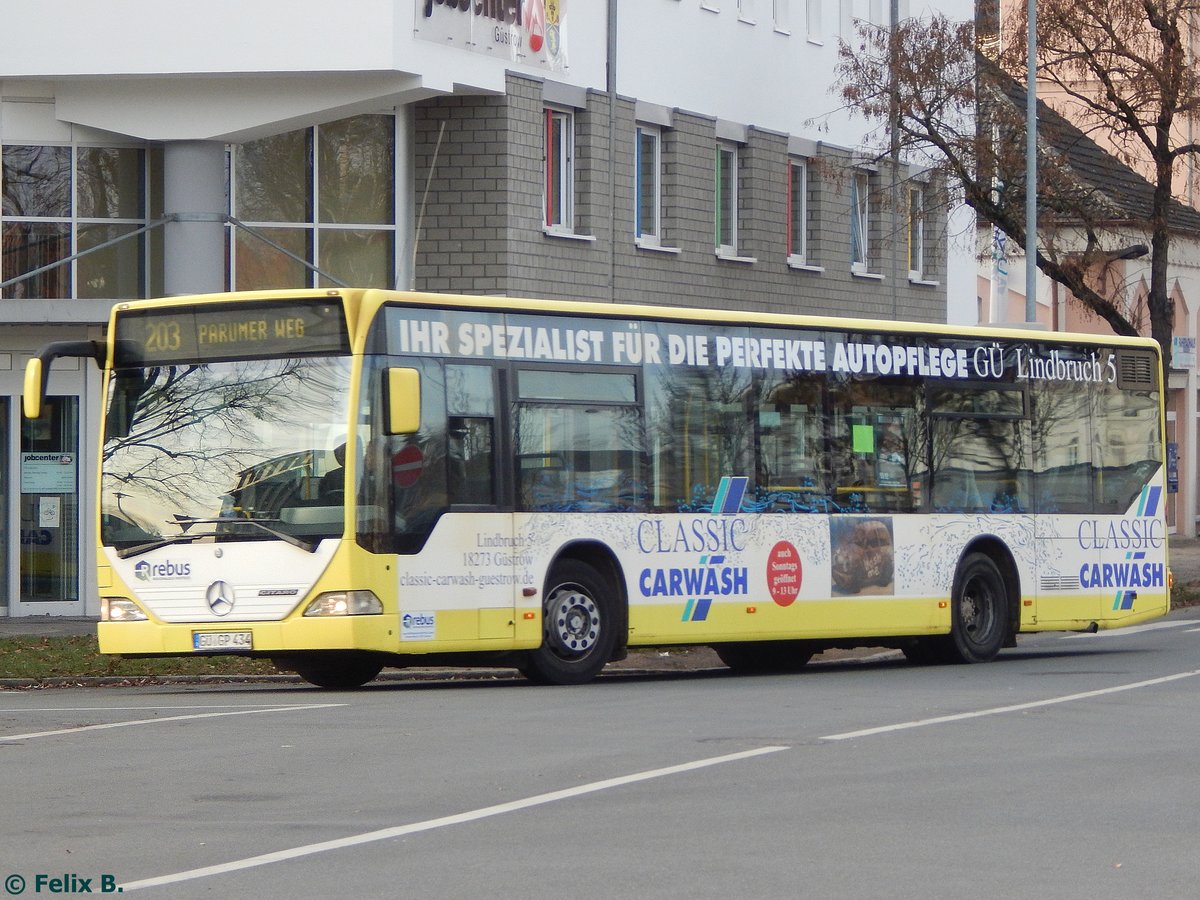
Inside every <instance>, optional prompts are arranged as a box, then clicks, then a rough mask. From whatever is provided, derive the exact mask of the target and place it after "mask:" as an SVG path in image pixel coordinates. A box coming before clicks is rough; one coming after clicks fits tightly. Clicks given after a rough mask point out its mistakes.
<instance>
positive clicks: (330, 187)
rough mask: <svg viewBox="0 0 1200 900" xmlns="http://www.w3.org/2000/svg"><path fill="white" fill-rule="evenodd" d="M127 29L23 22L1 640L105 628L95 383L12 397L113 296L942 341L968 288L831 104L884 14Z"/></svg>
mask: <svg viewBox="0 0 1200 900" xmlns="http://www.w3.org/2000/svg"><path fill="white" fill-rule="evenodd" d="M121 10H122V13H121V18H120V20H118V19H117V18H116V17H114V16H113V14H112V9H111V7H109V6H108V5H106V4H94V3H87V2H83V0H64V3H63V4H61V5H60V7H59V8H58V14H57V15H56V16H55V17H54V18H53V20H51V19H49V18H47V17H45V16H44V15H39V14H37V13H36V11H35V10H33V9H32V8H28V7H20V8H17V9H14V10H11V11H9V10H6V12H5V17H6V27H7V28H6V30H7V33H8V34H10V35H23V36H24V38H23V39H22V40H19V41H12V42H9V46H8V48H7V49H6V53H5V56H4V59H3V61H0V158H2V161H3V170H2V173H0V193H2V196H3V206H2V208H0V229H2V232H3V266H2V268H0V304H2V305H3V309H4V311H5V316H4V318H3V319H0V322H2V323H3V324H0V547H3V548H4V552H3V553H2V554H0V611H3V612H5V613H6V614H8V615H30V614H35V615H36V614H70V615H92V614H95V613H96V611H97V610H96V600H95V597H96V586H95V584H94V583H93V582H94V575H93V574H92V573H93V572H94V562H95V559H94V553H95V550H94V544H95V528H96V526H95V523H94V521H93V519H94V514H93V513H92V512H91V510H92V509H93V507H94V499H95V498H94V496H93V494H94V490H95V487H94V485H93V480H94V479H93V473H94V472H95V470H96V467H97V464H98V459H97V454H98V451H97V448H96V443H97V433H98V431H97V418H98V415H99V409H100V397H99V389H100V385H99V377H98V373H97V372H96V371H95V370H94V368H89V367H88V366H87V365H79V366H78V367H77V368H71V367H70V363H69V362H67V363H66V364H65V365H64V364H63V363H59V364H57V365H56V366H55V368H54V371H53V373H52V375H51V379H50V384H49V393H50V395H51V400H50V403H49V407H50V410H51V412H50V414H49V415H48V416H46V417H43V418H42V419H39V420H37V421H35V422H24V421H22V420H21V418H20V415H19V413H20V410H19V395H20V390H21V381H22V371H23V367H24V362H25V360H26V359H28V358H29V356H30V355H31V354H32V353H33V352H34V351H35V350H36V349H37V348H38V347H39V346H41V345H43V344H44V343H46V342H48V341H50V340H66V339H79V338H89V339H98V338H102V337H103V335H104V328H105V323H106V321H107V317H108V313H109V310H110V309H111V307H112V305H113V304H114V303H116V302H119V301H121V300H126V299H132V298H140V297H148V296H165V295H178V294H185V293H197V292H207V291H221V290H227V289H238V290H242V289H255V288H287V287H306V286H337V285H354V286H372V287H386V288H400V289H407V288H414V289H418V290H430V291H449V292H457V293H479V294H499V295H508V296H536V297H545V298H567V299H586V300H594V301H602V302H604V301H611V302H636V303H649V304H666V305H684V304H686V305H692V306H702V307H712V308H724V307H735V308H739V309H751V310H761V311H764V312H768V311H771V312H784V311H786V312H801V313H815V314H828V313H839V314H846V315H853V316H864V317H873V318H884V319H910V320H917V321H929V322H941V321H945V318H946V308H947V298H948V296H949V295H950V294H952V293H962V294H964V295H966V294H967V293H968V292H969V290H970V278H971V277H972V276H973V275H974V263H973V259H972V253H973V246H972V245H971V243H970V233H969V230H968V231H967V233H966V234H963V235H955V234H952V233H951V230H950V228H949V226H948V225H947V216H946V213H945V205H944V199H943V196H942V193H943V192H942V186H941V185H940V184H939V183H937V180H936V179H935V178H932V177H931V176H930V175H929V174H928V173H925V172H922V171H919V170H915V169H911V168H909V167H907V166H905V165H903V164H902V163H895V164H894V163H893V162H892V161H891V160H887V159H884V160H879V159H875V158H873V157H871V156H870V155H868V154H867V153H865V152H864V151H863V149H862V148H863V146H864V145H865V144H866V141H865V138H864V134H863V130H864V128H865V126H864V124H863V123H862V121H861V120H858V121H855V120H854V119H853V118H852V117H850V116H849V115H847V114H846V112H845V111H844V110H839V107H840V98H838V97H836V96H834V95H833V94H832V93H831V91H830V81H831V79H832V74H831V73H832V72H833V69H834V66H835V64H836V59H837V52H838V42H839V39H842V38H844V39H847V40H850V39H852V38H853V28H854V27H855V24H856V22H858V21H860V20H866V21H870V22H873V23H874V24H876V25H878V26H881V27H886V24H887V16H888V13H887V12H886V7H885V6H884V5H882V4H880V3H878V2H876V0H839V2H836V3H835V2H833V0H808V2H807V3H804V2H798V0H790V2H789V0H775V2H770V0H638V2H619V0H608V2H604V3H602V2H598V0H597V2H584V0H475V2H470V0H353V2H352V3H350V4H349V5H346V6H343V7H330V6H329V5H328V4H323V3H317V2H314V0H289V2H287V3H284V2H281V0H260V2H257V3H254V4H250V5H246V4H244V3H233V2H231V0H213V2H210V3H206V4H203V5H201V6H199V7H198V6H196V5H194V4H181V3H174V2H166V3H164V2H151V0H128V2H127V3H125V4H123V5H122V7H121ZM945 11H949V10H945ZM905 14H907V9H906V8H903V7H902V8H901V15H905ZM970 14H971V11H970V8H969V7H965V5H964V9H963V10H962V17H964V18H965V17H966V16H969V15H970ZM132 21H136V22H137V23H138V27H137V28H136V29H133V28H130V27H129V23H130V22H132Z"/></svg>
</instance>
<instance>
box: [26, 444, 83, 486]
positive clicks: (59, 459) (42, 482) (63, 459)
mask: <svg viewBox="0 0 1200 900" xmlns="http://www.w3.org/2000/svg"><path fill="white" fill-rule="evenodd" d="M75 468H76V466H75V454H74V453H22V454H21V493H22V494H71V493H74V492H75V484H76V481H75Z"/></svg>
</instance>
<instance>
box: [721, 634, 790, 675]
mask: <svg viewBox="0 0 1200 900" xmlns="http://www.w3.org/2000/svg"><path fill="white" fill-rule="evenodd" d="M713 650H715V651H716V653H717V657H718V658H719V659H720V660H721V662H723V663H725V665H727V666H728V667H729V668H731V669H733V671H734V672H736V673H738V674H739V675H754V674H764V673H768V672H798V671H800V670H801V669H803V668H804V667H805V666H806V665H807V664H808V661H809V660H810V659H812V657H813V651H812V650H811V649H810V648H809V647H808V645H806V644H805V643H803V642H802V641H746V642H745V643H736V644H713Z"/></svg>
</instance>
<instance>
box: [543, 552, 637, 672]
mask: <svg viewBox="0 0 1200 900" xmlns="http://www.w3.org/2000/svg"><path fill="white" fill-rule="evenodd" d="M545 597H546V600H545V603H544V605H543V609H542V620H543V632H542V646H540V647H538V648H537V649H536V650H531V651H529V653H528V655H527V656H526V658H525V664H524V665H523V666H521V674H523V675H524V676H525V677H526V678H528V679H529V680H530V681H536V682H538V683H539V684H583V683H584V682H585V681H591V680H592V679H593V678H595V677H596V676H597V675H599V674H600V670H601V669H603V668H604V666H605V665H606V664H607V663H608V661H609V660H610V659H611V658H612V654H613V648H614V646H615V645H616V640H617V622H618V616H617V610H616V604H615V602H614V601H613V599H612V597H613V590H612V587H611V586H610V585H609V584H608V582H607V580H606V579H605V578H604V577H603V576H601V575H600V573H599V572H597V571H596V570H595V569H594V568H592V567H591V566H589V565H588V564H587V563H585V562H581V561H579V560H575V559H567V560H563V561H562V562H559V563H557V564H556V565H555V566H554V568H553V569H551V570H550V577H549V578H547V579H546V594H545Z"/></svg>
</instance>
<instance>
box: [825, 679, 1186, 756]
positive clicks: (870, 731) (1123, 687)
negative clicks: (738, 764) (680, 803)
mask: <svg viewBox="0 0 1200 900" xmlns="http://www.w3.org/2000/svg"><path fill="white" fill-rule="evenodd" d="M1196 675H1200V669H1193V670H1192V671H1191V672H1179V673H1177V674H1175V675H1164V676H1163V677H1162V678H1151V679H1149V680H1148V681H1135V682H1133V683H1131V684H1119V685H1117V686H1115V687H1110V688H1100V689H1099V690H1095V691H1084V692H1083V693H1081V694H1067V695H1065V696H1063V697H1051V698H1049V699H1048V700H1033V701H1031V702H1029V703H1014V704H1012V705H1011V706H994V707H992V708H991V709H977V710H975V711H974V712H964V713H955V714H954V715H949V716H936V717H934V718H932V719H915V720H914V721H911V722H898V723H897V724H895V725H881V726H879V727H877V728H863V729H861V730H859V731H845V732H843V733H841V734H827V735H825V736H824V737H822V738H819V740H822V741H848V740H850V739H851V738H859V737H871V736H873V735H876V734H888V733H890V732H893V731H906V730H908V729H910V728H924V727H925V726H926V725H944V724H946V723H947V722H961V721H963V720H965V719H978V718H982V717H983V716H998V715H1001V714H1003V713H1011V712H1021V711H1022V710H1026V709H1038V708H1039V707H1043V706H1054V705H1056V704H1059V703H1072V702H1074V701H1076V700H1090V699H1091V698H1093V697H1103V696H1105V695H1106V694H1119V693H1121V692H1123V691H1135V690H1137V689H1138V688H1144V687H1154V686H1155V685H1158V684H1167V683H1168V682H1171V681H1179V680H1180V679H1183V678H1192V677H1194V676H1196Z"/></svg>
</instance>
